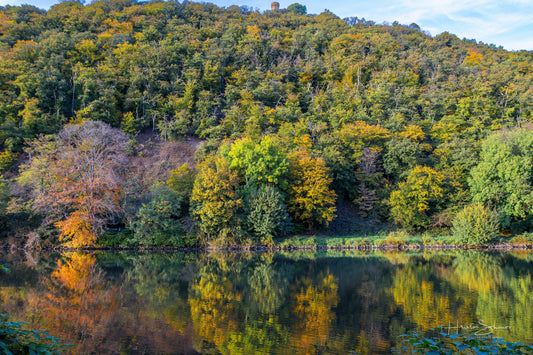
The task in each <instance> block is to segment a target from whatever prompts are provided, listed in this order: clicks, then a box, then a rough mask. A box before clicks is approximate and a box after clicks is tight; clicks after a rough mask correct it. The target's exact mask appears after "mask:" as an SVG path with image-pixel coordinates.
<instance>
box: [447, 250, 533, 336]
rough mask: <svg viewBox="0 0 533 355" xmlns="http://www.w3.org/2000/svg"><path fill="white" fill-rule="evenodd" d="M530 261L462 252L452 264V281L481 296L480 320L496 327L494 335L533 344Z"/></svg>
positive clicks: (477, 310)
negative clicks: (532, 342)
mask: <svg viewBox="0 0 533 355" xmlns="http://www.w3.org/2000/svg"><path fill="white" fill-rule="evenodd" d="M524 261H525V265H521V264H522V263H524ZM528 261H529V260H528V257H527V256H526V257H525V260H520V259H517V258H514V257H510V256H506V257H505V258H502V257H501V256H499V255H494V254H489V253H485V252H479V251H461V252H459V253H458V254H457V257H456V258H455V260H454V262H453V266H454V272H453V276H452V278H451V281H452V282H455V283H456V284H457V283H459V285H457V287H459V288H462V287H466V288H467V289H468V291H474V292H476V291H477V293H478V296H477V307H476V316H477V319H478V321H479V322H482V323H483V324H485V325H488V326H491V327H492V326H494V327H496V329H494V334H495V335H496V336H499V337H503V338H505V339H506V340H507V341H518V340H520V341H526V342H531V341H533V312H531V309H533V282H532V275H531V264H529V265H527V264H528ZM524 266H525V267H524ZM521 269H522V270H521Z"/></svg>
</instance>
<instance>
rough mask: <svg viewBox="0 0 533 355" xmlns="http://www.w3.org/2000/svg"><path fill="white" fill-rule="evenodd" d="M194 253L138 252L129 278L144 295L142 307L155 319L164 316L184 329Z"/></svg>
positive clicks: (181, 329)
mask: <svg viewBox="0 0 533 355" xmlns="http://www.w3.org/2000/svg"><path fill="white" fill-rule="evenodd" d="M195 260H196V257H195V256H194V255H192V254H185V253H171V254H161V253H155V254H154V253H149V254H140V255H139V254H137V255H135V258H133V269H132V270H131V271H130V272H129V280H130V281H131V282H132V283H133V287H134V288H135V291H136V293H137V295H138V296H141V297H143V298H144V299H145V300H146V302H145V310H146V312H147V313H148V315H149V316H151V317H152V318H154V319H158V318H160V316H161V314H163V315H164V316H165V320H166V322H167V324H169V325H171V326H172V327H173V328H174V329H176V330H178V331H180V332H183V330H184V329H185V327H186V325H187V324H188V323H189V321H190V314H189V307H188V304H187V293H188V291H187V288H188V282H187V280H188V279H189V278H191V277H192V276H191V275H193V274H194V272H195V271H194V270H193V269H194V267H193V264H192V262H194V261H195Z"/></svg>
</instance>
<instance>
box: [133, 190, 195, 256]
mask: <svg viewBox="0 0 533 355" xmlns="http://www.w3.org/2000/svg"><path fill="white" fill-rule="evenodd" d="M182 217H183V211H182V199H181V198H180V196H179V195H178V194H177V193H176V192H174V191H173V190H171V189H169V188H167V187H165V186H156V187H155V188H154V191H153V195H152V199H151V201H150V202H149V203H148V204H145V205H143V206H142V207H141V208H140V209H139V211H138V212H137V221H136V222H135V223H134V238H133V239H134V241H135V242H136V243H138V244H139V245H142V246H173V247H187V246H191V245H194V244H195V243H196V240H191V238H190V237H189V236H187V237H186V238H184V237H183V236H184V234H185V233H184V231H183V228H182V223H181V218H182Z"/></svg>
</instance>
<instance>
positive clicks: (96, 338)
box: [28, 252, 119, 352]
mask: <svg viewBox="0 0 533 355" xmlns="http://www.w3.org/2000/svg"><path fill="white" fill-rule="evenodd" d="M42 282H43V283H44V284H46V286H47V291H45V292H36V291H33V290H32V291H30V292H29V295H28V306H29V309H31V310H32V311H33V312H34V313H35V314H38V315H39V316H38V323H39V324H40V325H43V326H44V327H46V328H48V329H53V330H54V333H56V334H57V335H58V336H60V337H61V338H62V339H64V340H66V341H68V342H70V343H72V344H75V348H74V349H75V350H73V351H74V352H90V351H98V350H100V351H101V350H103V349H101V348H100V349H99V348H98V347H97V346H96V347H95V345H96V344H101V343H102V339H104V338H105V337H106V336H107V332H108V328H107V325H108V324H109V323H110V322H111V321H112V318H113V316H114V314H115V312H116V311H117V309H118V306H119V304H118V298H117V295H118V288H117V287H105V285H104V284H105V279H104V275H103V272H102V270H101V268H99V267H98V266H97V265H96V259H95V257H94V256H92V255H87V254H83V253H80V252H70V253H64V254H63V260H59V261H58V262H57V267H56V268H55V270H54V271H53V272H52V273H51V275H50V277H49V278H45V279H43V281H42Z"/></svg>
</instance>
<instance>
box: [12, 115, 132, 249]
mask: <svg viewBox="0 0 533 355" xmlns="http://www.w3.org/2000/svg"><path fill="white" fill-rule="evenodd" d="M126 142H127V136H126V135H125V134H124V133H122V132H120V131H119V130H117V129H114V128H111V127H110V126H108V125H107V124H105V123H103V122H98V121H87V122H85V123H82V124H74V125H70V126H67V127H65V128H64V129H63V130H62V131H61V132H60V133H59V134H58V136H57V137H56V138H55V139H53V140H52V141H48V142H46V141H45V142H44V143H43V146H44V148H45V149H42V150H41V151H40V152H39V151H34V152H33V155H31V154H30V160H29V161H28V163H27V164H25V165H23V166H22V168H21V176H20V178H19V182H21V183H22V184H26V185H29V186H31V187H32V188H33V192H34V194H35V202H34V208H35V210H36V211H37V212H39V213H42V214H43V215H45V216H46V219H47V220H48V221H49V222H50V223H53V224H54V225H55V226H56V227H57V228H58V229H59V231H60V233H61V234H60V240H61V241H63V243H64V244H65V245H69V246H75V247H78V246H89V245H94V244H95V243H96V240H97V237H98V236H99V235H100V234H101V233H102V232H103V229H104V227H105V225H106V223H108V222H109V221H111V220H112V218H113V217H114V216H116V215H117V214H118V213H119V212H120V210H121V208H120V201H121V195H122V178H121V172H120V171H119V170H120V167H121V166H122V165H123V164H125V162H126V154H125V147H126ZM34 148H35V147H34ZM30 153H31V152H30Z"/></svg>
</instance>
